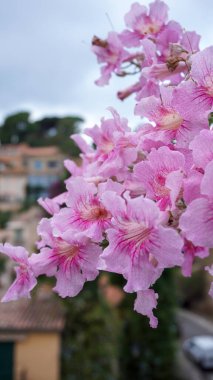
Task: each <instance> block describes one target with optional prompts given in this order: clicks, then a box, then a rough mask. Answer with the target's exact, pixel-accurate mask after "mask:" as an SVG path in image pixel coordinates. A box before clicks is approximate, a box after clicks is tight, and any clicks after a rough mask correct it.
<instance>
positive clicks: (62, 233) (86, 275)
mask: <svg viewBox="0 0 213 380" xmlns="http://www.w3.org/2000/svg"><path fill="white" fill-rule="evenodd" d="M167 13H168V8H167V5H166V4H164V2H162V1H160V0H155V1H154V2H153V3H151V4H150V6H149V9H147V8H146V7H144V6H142V5H140V4H138V3H134V4H133V5H132V7H131V9H130V11H129V12H128V13H127V14H126V16H125V23H126V27H127V29H125V30H124V31H123V32H121V33H116V32H110V33H109V35H108V37H107V39H106V40H102V39H100V38H98V37H94V38H93V41H92V49H93V51H94V53H95V54H96V55H97V58H98V62H99V63H100V64H101V77H100V78H99V79H98V81H97V84H99V85H104V84H107V83H108V82H109V79H110V77H111V75H112V73H114V74H116V75H118V76H121V77H123V76H126V75H128V74H131V75H132V74H135V75H136V76H137V82H136V83H134V84H133V85H132V86H130V87H129V88H128V89H126V90H124V91H120V92H119V93H118V96H119V98H120V99H124V98H126V97H127V96H129V95H130V94H133V93H135V95H136V106H135V115H138V116H140V117H141V118H142V123H141V124H140V126H139V127H138V128H137V129H136V130H134V131H133V130H132V129H131V128H130V127H129V125H128V121H127V120H126V119H124V118H121V117H120V116H119V114H118V113H117V112H116V111H115V110H114V109H113V108H110V109H109V111H110V112H111V116H110V117H109V118H108V119H102V120H101V123H100V125H95V126H94V127H92V128H89V129H86V130H84V135H87V136H89V137H90V138H92V141H93V144H89V143H87V141H88V139H85V138H84V136H83V135H73V136H72V138H73V140H74V141H75V142H76V144H78V146H79V147H80V149H81V151H82V154H81V160H82V164H81V166H77V165H76V164H75V163H74V162H73V161H71V160H69V159H68V160H66V161H65V167H66V169H67V170H68V171H69V173H70V174H71V175H70V177H69V178H68V179H67V180H66V181H65V182H66V192H65V193H63V194H61V195H60V196H58V197H56V198H55V199H42V200H39V203H40V205H42V206H43V207H44V209H45V210H46V211H47V212H48V213H49V214H50V217H49V218H43V219H42V220H41V222H40V223H39V226H38V234H39V236H40V239H39V242H38V249H39V253H34V254H32V255H30V256H28V254H27V252H26V251H25V250H24V249H23V248H21V247H12V246H10V245H9V244H5V245H4V246H3V245H2V246H0V251H1V252H2V253H3V254H6V255H8V256H10V257H11V258H12V259H13V260H14V261H15V262H16V263H17V264H18V265H19V267H18V268H17V278H16V280H15V282H14V284H13V285H12V287H11V288H10V289H9V290H8V292H7V294H6V295H5V297H4V299H3V300H4V301H9V300H11V299H17V298H18V297H21V296H29V293H30V291H31V290H32V288H33V287H34V286H35V285H36V278H37V277H38V276H39V275H41V274H45V275H46V276H55V278H56V285H55V288H54V290H55V291H56V292H57V293H58V294H59V295H60V296H61V297H67V296H70V297H72V296H75V295H76V294H78V293H79V292H80V290H81V289H82V288H83V285H84V283H85V281H91V280H94V279H95V278H96V277H97V276H98V273H99V271H100V270H104V271H109V272H114V273H118V274H121V275H122V276H123V277H124V278H125V280H126V285H125V287H124V290H125V291H126V292H130V293H132V292H135V293H136V294H137V295H136V301H135V310H136V311H137V312H139V313H142V314H143V315H147V316H148V317H149V319H150V325H151V326H152V327H156V326H157V319H156V317H155V316H154V314H153V308H155V307H156V305H157V299H158V294H156V293H155V291H154V290H153V288H152V287H153V284H154V283H155V282H156V280H157V279H158V278H159V277H160V276H161V275H162V272H163V271H164V269H165V268H172V267H174V266H179V267H181V268H182V273H183V274H184V275H185V276H190V275H191V271H192V264H193V261H194V259H195V257H197V256H198V257H200V258H204V257H206V256H208V255H209V248H212V247H213V187H212V183H213V131H212V130H211V128H210V126H209V124H210V122H209V120H210V116H211V112H212V106H213V47H209V48H206V49H204V50H203V51H200V50H199V40H200V36H198V35H197V34H196V33H195V32H187V31H185V30H183V28H182V27H181V26H180V25H179V24H178V23H177V22H175V21H168V15H167ZM206 270H208V271H209V273H210V274H212V273H213V269H212V267H208V268H206ZM210 294H211V295H212V288H211V290H210Z"/></svg>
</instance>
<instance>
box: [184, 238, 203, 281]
mask: <svg viewBox="0 0 213 380" xmlns="http://www.w3.org/2000/svg"><path fill="white" fill-rule="evenodd" d="M183 253H184V262H183V265H182V273H183V275H184V276H185V277H190V276H191V274H192V265H193V263H194V259H195V257H200V258H202V259H203V258H205V257H207V256H208V255H209V250H208V249H207V248H204V247H195V246H194V245H193V244H192V242H190V241H188V240H185V242H184V246H183Z"/></svg>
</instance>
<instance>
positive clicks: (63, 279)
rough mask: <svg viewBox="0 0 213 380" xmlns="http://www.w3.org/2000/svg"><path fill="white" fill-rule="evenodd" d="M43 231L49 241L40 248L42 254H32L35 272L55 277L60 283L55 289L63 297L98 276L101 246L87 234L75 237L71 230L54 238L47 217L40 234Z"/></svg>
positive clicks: (71, 294) (79, 289) (77, 291)
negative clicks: (86, 235)
mask: <svg viewBox="0 0 213 380" xmlns="http://www.w3.org/2000/svg"><path fill="white" fill-rule="evenodd" d="M48 224H49V230H48ZM43 231H44V233H45V237H44V239H43V241H45V239H46V241H47V242H48V244H47V245H46V246H43V247H42V248H41V251H40V253H39V254H33V255H32V256H31V264H32V265H33V268H34V271H35V273H36V274H37V276H38V275H41V274H46V275H47V276H55V277H56V280H57V282H56V286H55V287H54V289H53V290H55V291H56V292H57V293H58V294H59V295H60V296H61V297H68V296H69V297H73V296H75V295H76V294H78V293H79V292H80V291H81V289H82V288H83V285H84V283H85V281H91V280H94V279H95V278H96V276H97V275H98V270H97V262H98V258H99V255H100V253H101V248H100V247H99V246H98V245H97V244H95V243H93V242H91V241H90V239H88V238H87V237H85V236H80V237H74V234H72V232H71V231H69V233H64V234H63V236H61V237H55V236H54V235H53V234H52V230H51V226H50V221H48V220H47V219H46V230H45V228H44V225H43V226H42V228H41V229H40V233H41V234H43ZM47 235H48V236H47Z"/></svg>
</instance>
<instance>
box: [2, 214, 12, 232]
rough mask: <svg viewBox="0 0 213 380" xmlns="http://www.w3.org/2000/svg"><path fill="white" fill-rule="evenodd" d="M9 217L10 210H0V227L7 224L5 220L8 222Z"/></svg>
mask: <svg viewBox="0 0 213 380" xmlns="http://www.w3.org/2000/svg"><path fill="white" fill-rule="evenodd" d="M10 218H11V211H1V212H0V229H1V228H2V229H3V228H5V227H6V225H7V222H9V220H10Z"/></svg>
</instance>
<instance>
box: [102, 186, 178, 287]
mask: <svg viewBox="0 0 213 380" xmlns="http://www.w3.org/2000/svg"><path fill="white" fill-rule="evenodd" d="M102 202H103V204H104V205H105V207H106V209H107V210H109V211H110V212H111V214H112V227H111V228H109V229H108V230H107V237H108V240H109V246H108V247H107V248H106V249H105V250H104V251H103V253H102V255H101V260H102V261H101V263H100V268H99V269H103V270H107V271H110V272H115V273H121V274H123V276H124V277H125V278H126V279H127V284H126V286H125V288H124V289H125V290H126V291H127V292H135V291H136V292H137V291H139V290H146V289H148V288H149V287H150V285H152V284H153V283H154V282H155V281H156V280H157V278H159V277H160V275H161V273H162V270H163V269H164V268H168V267H171V266H175V265H181V264H182V253H181V247H182V239H181V238H180V237H179V235H178V234H177V232H176V231H174V230H172V229H170V228H165V227H163V226H162V225H161V218H162V216H161V213H160V211H159V209H158V207H157V206H156V204H155V203H154V202H153V201H151V200H150V199H146V198H143V197H142V196H141V197H138V198H134V199H128V200H126V201H125V200H124V199H123V198H121V197H120V196H118V195H116V194H115V193H112V192H110V191H108V192H105V194H103V196H102Z"/></svg>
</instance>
